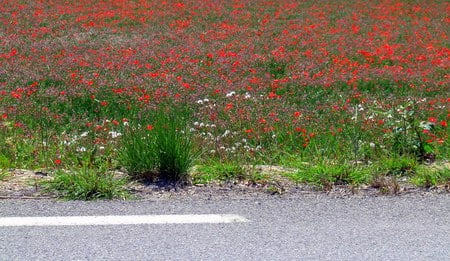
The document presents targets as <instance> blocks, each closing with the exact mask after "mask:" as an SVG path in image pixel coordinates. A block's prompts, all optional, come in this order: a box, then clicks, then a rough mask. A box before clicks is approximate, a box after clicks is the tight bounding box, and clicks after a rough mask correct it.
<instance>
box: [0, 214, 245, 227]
mask: <svg viewBox="0 0 450 261" xmlns="http://www.w3.org/2000/svg"><path fill="white" fill-rule="evenodd" d="M237 222H250V220H248V219H246V218H245V217H242V216H239V215H233V214H206V215H136V216H59V217H58V216H56V217H0V227H22V226H94V225H140V224H198V223H210V224H211V223H237Z"/></svg>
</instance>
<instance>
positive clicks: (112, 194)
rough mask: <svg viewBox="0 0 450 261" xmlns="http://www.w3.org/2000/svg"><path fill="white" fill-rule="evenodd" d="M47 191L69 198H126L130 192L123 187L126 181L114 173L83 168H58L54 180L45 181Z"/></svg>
mask: <svg viewBox="0 0 450 261" xmlns="http://www.w3.org/2000/svg"><path fill="white" fill-rule="evenodd" d="M43 185H44V188H45V190H46V191H47V192H56V194H57V195H58V196H59V197H62V198H64V199H68V200H94V199H114V198H120V199H124V198H127V197H128V193H127V192H126V190H125V189H124V188H123V185H124V181H123V180H120V179H116V178H115V177H114V175H113V174H111V173H105V172H103V171H100V170H96V169H88V168H83V169H81V170H79V171H70V172H65V171H62V170H58V171H56V173H55V177H54V179H53V180H50V181H45V182H44V184H43Z"/></svg>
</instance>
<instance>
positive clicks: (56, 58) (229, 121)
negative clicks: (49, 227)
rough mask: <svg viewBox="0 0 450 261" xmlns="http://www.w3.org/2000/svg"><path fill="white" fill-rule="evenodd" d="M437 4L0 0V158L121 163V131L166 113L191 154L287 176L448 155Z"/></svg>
mask: <svg viewBox="0 0 450 261" xmlns="http://www.w3.org/2000/svg"><path fill="white" fill-rule="evenodd" d="M449 13H450V4H449V3H448V2H447V1H440V0H435V1H408V0H403V1H400V0H377V1H346V0H345V1H344V0H338V1H310V0H304V1H299V0H286V1H274V0H257V1H251V0H233V1H232V0H226V1H218V0H186V1H171V0H168V1H151V0H120V1H117V0H102V1H97V0H79V1H69V0H40V1H15V0H14V1H13V0H3V1H2V4H1V5H0V169H1V168H3V169H8V168H27V169H53V170H55V169H74V168H77V167H80V166H85V165H89V166H90V167H95V166H98V165H101V166H103V168H105V169H109V170H111V169H120V168H122V167H124V165H123V164H122V163H123V162H124V161H123V160H121V159H122V158H123V155H122V153H121V151H124V150H126V151H129V148H130V146H128V147H127V145H126V144H125V145H124V142H123V141H124V140H128V141H130V140H135V141H136V139H139V137H138V135H140V136H141V137H143V138H142V139H144V140H145V139H149V138H148V137H152V136H155V135H156V134H155V135H153V134H154V133H157V132H158V128H166V127H167V124H164V123H161V122H159V123H158V120H157V119H161V115H174V114H177V116H176V118H177V121H176V122H178V123H179V124H181V125H177V126H174V128H175V129H176V132H173V135H174V136H173V137H174V139H175V138H176V139H179V140H174V141H171V142H175V143H178V142H182V144H188V145H189V150H191V151H192V155H195V157H194V158H193V159H192V162H191V163H192V164H200V165H201V164H209V163H211V162H222V163H224V164H225V163H226V164H229V163H230V162H234V163H238V164H244V163H245V164H268V165H283V166H296V167H299V166H303V167H302V168H308V170H307V171H306V170H305V171H304V172H299V173H295V175H294V174H293V176H292V177H293V178H294V179H297V180H298V181H300V182H308V181H309V179H308V178H305V177H304V176H302V175H303V174H304V175H309V174H308V173H311V175H313V176H314V175H315V174H314V173H317V172H320V170H317V168H319V167H318V166H340V167H342V166H346V167H345V168H344V169H342V170H339V169H338V170H336V169H333V170H332V171H331V170H323V169H322V168H319V169H322V172H324V173H337V174H336V175H334V174H333V175H334V176H333V179H331V181H332V182H335V181H340V182H344V183H354V182H356V183H358V182H363V183H364V182H368V181H369V180H370V179H371V178H372V177H373V176H377V175H381V174H382V175H391V174H393V173H394V174H395V173H397V172H395V171H391V170H384V169H383V168H381V170H380V168H378V170H377V171H378V172H377V171H374V172H371V174H370V175H369V174H368V176H364V177H363V178H361V179H362V180H358V178H351V177H353V176H352V175H353V174H352V173H353V170H354V169H358V170H359V172H358V173H362V172H361V171H363V169H365V168H368V167H370V166H374V165H376V164H378V163H379V164H381V165H383V164H385V163H386V162H389V160H392V159H398V161H394V162H393V163H392V164H391V165H395V164H396V162H407V163H406V166H400V167H399V169H398V173H399V175H404V174H405V173H406V174H408V173H409V174H408V175H410V174H411V175H414V174H415V173H416V172H415V170H416V166H419V165H423V164H432V163H435V162H447V161H448V160H449V157H448V156H449V155H450V149H449V148H450V146H449V143H450V138H449V128H448V122H449V118H450V107H449V104H450V96H449V94H450V73H449V71H450V70H449V68H450V60H449V58H450V44H449V43H450V40H449V32H450V30H449V28H450V16H449V15H448V14H449ZM174 112H175V113H174ZM181 114H182V115H181ZM165 120H169V121H170V117H169V118H167V117H166V119H165ZM169 125H170V124H169ZM170 126H171V125H170ZM164 131H165V130H163V132H164ZM159 132H160V134H161V130H159ZM169 132H170V131H169ZM177 133H181V134H185V135H186V136H187V137H189V140H186V139H183V138H182V137H178V134H177ZM160 134H159V135H160ZM127 135H128V138H126V136H127ZM133 135H134V138H130V136H133ZM156 136H157V135H156ZM177 137H178V138H177ZM168 142H169V141H168ZM183 142H184V143H183ZM138 143H139V142H138ZM169 143H170V142H169ZM169 143H167V144H169ZM133 144H134V145H133V146H135V145H136V144H135V143H133ZM161 144H162V143H161ZM161 144H160V145H158V146H169V145H167V144H166V145H161ZM128 145H129V144H128ZM141 145H142V144H141ZM124 146H125V147H124ZM158 146H156V147H155V150H161V148H160V147H158ZM136 148H137V149H140V150H145V146H140V147H139V148H138V145H136ZM174 149H176V150H178V149H179V148H178V147H174ZM181 149H183V148H181ZM140 155H141V156H142V155H146V154H145V153H143V154H140ZM135 156H136V155H135ZM133 157H134V156H133ZM143 157H144V156H143ZM128 163H130V162H129V161H128ZM130 164H131V163H130ZM192 164H191V165H192ZM305 166H310V167H305ZM383 166H384V165H383ZM311 169H313V170H317V171H312V170H311ZM447 170H448V169H447ZM313 172H314V173H313ZM363 172H364V171H363ZM302 173H303V174H302ZM343 173H344V174H345V175H344V174H343ZM446 173H448V172H446ZM406 174H405V175H406ZM446 175H448V174H446Z"/></svg>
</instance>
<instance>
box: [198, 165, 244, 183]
mask: <svg viewBox="0 0 450 261" xmlns="http://www.w3.org/2000/svg"><path fill="white" fill-rule="evenodd" d="M245 177H246V172H245V170H244V168H242V166H240V165H239V164H237V163H231V162H228V163H221V162H212V163H208V164H207V165H201V166H198V167H197V173H196V175H194V176H193V177H192V178H193V180H192V182H193V183H194V184H205V183H208V182H211V181H213V180H218V181H236V180H244V179H245Z"/></svg>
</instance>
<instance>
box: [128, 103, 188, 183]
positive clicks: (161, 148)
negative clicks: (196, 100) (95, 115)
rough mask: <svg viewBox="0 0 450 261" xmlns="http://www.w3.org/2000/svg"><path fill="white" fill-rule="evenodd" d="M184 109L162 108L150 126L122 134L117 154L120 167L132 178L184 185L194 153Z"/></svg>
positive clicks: (186, 111) (186, 114) (186, 113)
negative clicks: (157, 179) (156, 177)
mask: <svg viewBox="0 0 450 261" xmlns="http://www.w3.org/2000/svg"><path fill="white" fill-rule="evenodd" d="M189 115H190V112H189V110H188V109H187V108H186V107H172V108H170V107H161V108H160V109H159V110H158V111H157V113H156V115H155V117H154V119H153V123H152V124H148V125H147V126H141V127H135V128H134V129H131V130H129V131H128V132H126V133H125V135H124V137H123V139H122V149H121V152H120V162H121V164H122V165H123V166H124V167H125V168H126V169H127V170H128V171H129V172H130V174H131V175H133V176H138V177H139V176H144V177H146V178H150V179H153V177H154V176H155V172H158V178H160V179H162V180H168V181H173V182H181V183H183V182H187V181H188V174H189V173H188V170H189V168H190V167H191V166H192V164H193V161H194V158H195V153H194V150H193V145H192V135H191V133H190V131H189V129H188V125H187V120H188V119H189Z"/></svg>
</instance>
